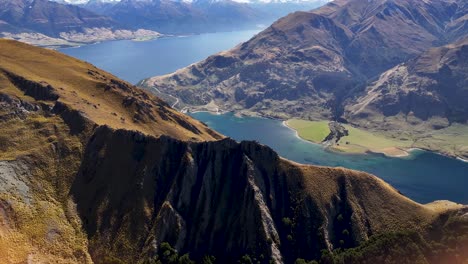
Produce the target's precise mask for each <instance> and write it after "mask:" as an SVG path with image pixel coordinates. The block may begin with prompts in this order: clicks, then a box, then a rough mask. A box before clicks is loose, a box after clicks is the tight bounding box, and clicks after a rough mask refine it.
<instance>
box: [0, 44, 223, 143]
mask: <svg viewBox="0 0 468 264" xmlns="http://www.w3.org/2000/svg"><path fill="white" fill-rule="evenodd" d="M128 67H131V65H128ZM28 82H31V83H34V84H31V85H33V86H34V85H37V86H38V87H39V86H43V87H47V88H45V89H44V90H45V91H46V92H42V91H39V90H40V89H39V88H38V89H39V90H38V91H37V92H39V93H47V94H49V95H47V94H35V91H33V90H35V89H34V88H33V89H32V90H31V91H29V92H26V94H28V95H29V96H25V95H24V92H25V91H26V89H30V88H27V86H28V84H27V83H28ZM0 85H1V86H0V87H1V88H0V89H1V90H0V92H2V93H6V94H11V95H15V96H18V97H20V98H22V99H25V100H28V101H31V100H33V98H34V97H35V98H37V99H40V100H41V101H43V102H44V103H45V104H47V105H50V106H53V104H55V102H56V101H57V102H60V103H63V104H65V105H67V106H68V107H70V108H72V109H74V110H78V111H79V112H81V113H82V114H83V115H84V116H86V117H87V118H89V119H90V120H91V121H92V122H95V123H96V124H97V125H108V126H110V127H112V128H122V129H128V130H138V131H141V132H144V133H145V134H148V135H153V136H160V135H163V134H169V135H171V136H172V137H174V138H178V139H181V140H195V141H203V140H213V139H219V138H221V137H220V136H219V135H218V134H217V133H214V132H212V131H211V130H209V129H208V128H207V127H206V126H205V125H203V124H201V123H200V122H198V121H196V120H194V119H192V118H190V117H188V116H186V115H182V114H180V113H178V112H177V111H175V110H173V109H171V108H170V107H169V106H168V105H167V104H165V103H164V102H162V101H161V100H159V99H158V98H156V97H155V96H152V95H150V94H149V93H146V92H144V91H142V90H140V89H137V88H135V87H133V86H132V85H130V84H128V83H126V82H124V81H121V80H119V79H117V78H116V77H115V76H112V75H111V74H109V73H106V72H104V71H102V70H99V69H97V68H96V67H94V66H93V65H91V64H88V63H85V62H82V61H79V60H77V59H74V58H71V57H68V56H65V55H63V54H61V53H58V52H56V51H51V50H45V49H40V48H36V47H32V46H29V45H25V44H21V43H19V42H14V41H8V40H0ZM36 90H37V89H36Z"/></svg>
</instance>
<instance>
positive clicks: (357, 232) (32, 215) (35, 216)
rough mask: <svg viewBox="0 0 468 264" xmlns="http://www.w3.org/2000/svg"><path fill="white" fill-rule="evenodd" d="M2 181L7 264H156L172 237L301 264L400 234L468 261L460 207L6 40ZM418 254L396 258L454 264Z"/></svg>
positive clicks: (193, 252)
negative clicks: (309, 157) (203, 117)
mask: <svg viewBox="0 0 468 264" xmlns="http://www.w3.org/2000/svg"><path fill="white" fill-rule="evenodd" d="M0 182H1V183H2V184H1V185H0V259H2V261H4V262H6V263H21V262H25V261H33V262H38V263H43V262H50V263H93V262H94V263H122V262H123V263H139V262H144V261H150V260H151V261H156V260H157V259H156V257H157V256H158V249H159V247H160V245H161V243H162V242H164V241H167V242H169V243H171V244H172V245H173V246H174V247H175V248H176V249H177V250H178V251H179V252H181V253H190V256H191V258H193V259H195V260H197V261H200V260H201V258H202V257H203V256H205V255H213V256H215V257H216V259H217V260H218V262H219V263H236V261H237V260H238V259H240V258H241V257H242V256H244V255H246V254H248V255H250V256H252V257H254V258H255V259H258V260H259V261H260V262H261V263H269V262H270V261H272V262H274V263H283V262H285V263H293V262H294V261H295V260H296V259H297V258H299V257H301V258H306V259H318V258H320V255H321V250H325V252H330V251H331V250H333V249H336V248H349V247H355V246H357V245H359V244H361V243H364V242H365V241H367V240H368V239H369V237H370V236H372V235H376V234H386V233H388V232H393V231H397V230H413V232H415V234H416V236H417V238H418V239H419V240H418V241H420V240H421V241H425V239H428V241H437V242H438V244H436V245H439V247H438V249H440V248H444V249H445V247H447V248H451V249H452V250H454V251H447V252H456V254H455V255H456V256H457V257H456V259H457V261H458V260H459V259H461V261H458V262H460V263H462V261H463V260H464V259H466V257H468V256H466V252H467V251H466V250H465V248H466V245H467V243H464V241H466V238H465V237H464V236H463V235H464V234H465V233H464V231H463V230H466V229H463V228H465V227H466V226H467V225H468V223H467V222H466V220H467V219H466V209H463V208H461V207H462V206H461V205H456V204H453V203H450V202H439V203H434V204H430V205H421V204H418V203H415V202H413V201H411V200H409V199H408V198H406V197H404V196H403V195H402V194H400V193H399V192H398V191H396V190H395V189H394V188H392V187H391V186H390V185H388V184H387V183H385V182H383V181H382V180H380V179H378V178H377V177H375V176H372V175H369V174H366V173H361V172H356V171H351V170H347V169H344V168H326V167H314V166H306V165H301V164H297V163H293V162H290V161H287V160H284V159H282V158H280V157H279V156H278V155H277V154H276V153H275V152H274V151H272V150H271V149H270V148H268V147H266V146H262V145H260V144H258V143H256V142H241V143H239V142H235V141H233V140H231V139H226V138H223V136H221V135H219V134H218V133H216V132H214V131H212V130H210V129H208V128H207V127H206V126H205V125H204V124H202V123H200V122H198V121H196V120H194V119H192V118H190V117H188V116H185V115H182V114H181V113H179V112H177V111H175V110H174V109H171V108H170V107H169V106H168V105H166V104H165V103H164V102H162V101H161V100H160V99H158V98H156V97H154V96H152V95H150V94H148V93H147V92H145V91H142V90H139V89H138V88H136V87H134V86H131V85H129V84H128V83H126V82H123V81H120V80H118V79H117V78H115V77H114V76H112V75H110V74H108V73H106V72H104V71H102V70H99V69H97V68H95V67H94V66H92V65H90V64H87V63H85V62H82V61H79V60H76V59H73V58H70V57H67V56H65V55H62V54H60V53H58V52H55V51H51V50H45V49H40V48H36V47H32V46H28V45H26V44H22V43H19V42H14V41H6V40H0ZM454 223H455V224H456V226H455V227H454V226H453V225H454ZM460 228H462V229H460ZM458 230H462V231H460V232H458ZM452 233H455V235H454V236H453V237H450V240H449V241H448V240H447V241H448V242H447V241H445V240H442V238H445V237H448V236H446V234H452ZM460 234H461V235H460ZM441 237H442V238H441ZM463 239H465V240H463ZM372 241H374V240H370V241H369V242H365V243H371V245H372V243H375V242H372ZM440 243H443V245H444V246H445V247H442V246H440ZM397 244H398V243H397ZM389 245H394V244H393V242H392V243H391V244H388V243H386V244H385V247H388V246H389ZM419 246H420V247H421V250H419V251H417V252H418V254H416V255H414V254H413V252H408V253H406V251H404V252H400V251H398V252H397V253H392V254H393V255H392V256H396V257H398V258H406V257H408V258H409V259H415V257H417V260H421V261H429V262H432V263H440V262H437V261H438V260H440V259H441V258H440V257H441V256H445V255H444V254H445V253H444V252H446V251H443V250H441V251H440V252H442V253H436V254H433V253H432V248H429V249H428V247H427V246H426V245H425V244H424V243H422V242H417V244H416V247H417V248H419ZM373 248H374V249H375V247H373ZM378 248H379V250H380V248H384V247H382V246H381V245H380V246H379V247H378ZM447 250H448V249H447ZM379 252H380V253H378V254H377V253H372V256H374V257H375V258H379V257H382V256H385V257H386V258H387V259H388V256H387V254H385V253H382V252H383V251H379ZM395 254H396V255H395ZM454 258H455V257H454ZM355 262H356V261H355ZM351 263H353V262H351Z"/></svg>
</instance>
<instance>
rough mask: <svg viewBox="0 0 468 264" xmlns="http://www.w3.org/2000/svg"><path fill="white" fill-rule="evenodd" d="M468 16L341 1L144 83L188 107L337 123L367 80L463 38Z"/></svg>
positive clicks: (450, 8) (429, 7) (453, 7)
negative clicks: (216, 107)
mask: <svg viewBox="0 0 468 264" xmlns="http://www.w3.org/2000/svg"><path fill="white" fill-rule="evenodd" d="M467 8H468V7H467V5H466V3H465V2H464V1H460V0H458V1H456V0H453V1H452V0H447V1H445V0H431V1H403V0H375V1H359V0H349V1H348V0H346V1H344V0H343V1H341V0H339V1H335V2H331V3H329V4H327V5H326V6H324V7H322V8H319V9H317V10H314V11H311V12H296V13H294V14H291V15H289V16H287V17H284V18H282V19H280V20H278V21H277V22H275V23H274V24H273V25H272V26H270V27H269V28H267V29H266V30H264V31H263V32H261V33H260V34H258V35H257V36H255V37H254V38H252V39H251V40H249V41H247V42H245V43H243V44H242V45H239V46H238V47H236V48H234V49H233V50H230V51H227V52H223V53H220V54H218V55H214V56H211V57H209V58H208V59H206V60H205V61H202V62H200V63H197V64H195V65H191V66H189V67H187V68H185V69H182V70H180V71H178V72H176V73H175V74H171V75H167V76H163V77H160V78H154V79H152V80H150V81H149V82H148V83H149V84H154V85H155V86H156V87H158V89H160V90H163V91H166V92H168V93H171V94H173V95H177V96H178V97H180V98H181V99H182V100H183V102H184V103H186V104H188V105H203V104H206V103H209V102H210V101H211V100H214V101H215V102H217V103H218V104H219V106H221V108H223V109H226V110H241V109H246V110H248V111H251V112H258V113H262V114H265V115H270V116H279V117H285V116H295V117H304V118H329V119H333V118H335V119H336V118H340V117H342V114H343V108H344V106H345V105H346V104H347V103H348V101H349V99H351V98H353V97H354V96H355V95H356V94H357V93H358V92H359V91H363V89H364V88H365V86H366V83H367V82H369V81H371V80H372V78H375V77H377V76H378V75H379V74H381V73H382V72H384V71H385V70H388V69H390V68H391V67H394V66H395V65H397V64H399V63H402V62H404V61H407V60H408V59H411V58H413V57H415V56H416V55H418V54H420V53H422V52H424V51H426V50H427V49H429V48H431V47H433V46H440V45H443V44H447V43H450V42H453V41H456V40H457V39H460V38H461V37H462V36H465V35H466V34H467V28H466V14H467V12H468V10H467ZM442 117H445V116H444V115H443V116H442Z"/></svg>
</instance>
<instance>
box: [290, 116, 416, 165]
mask: <svg viewBox="0 0 468 264" xmlns="http://www.w3.org/2000/svg"><path fill="white" fill-rule="evenodd" d="M281 123H282V124H283V126H285V127H287V128H289V129H291V130H293V131H294V133H295V135H296V138H298V139H300V140H302V141H306V142H308V143H312V144H316V145H319V146H322V147H323V148H324V149H326V150H328V151H330V152H333V153H337V154H342V155H367V154H374V155H384V156H386V157H390V158H404V157H409V156H411V152H412V151H414V150H422V149H418V148H410V149H400V148H398V149H400V150H402V151H404V152H405V153H404V154H397V155H390V154H388V153H385V152H375V151H371V150H369V149H368V150H367V151H366V152H364V153H358V152H346V151H337V150H335V149H333V148H330V147H328V146H324V145H322V144H321V143H317V142H313V141H310V140H307V139H305V138H302V137H301V136H300V135H299V132H298V131H297V130H296V129H294V128H293V127H291V126H289V125H288V121H287V120H283V121H282V122H281Z"/></svg>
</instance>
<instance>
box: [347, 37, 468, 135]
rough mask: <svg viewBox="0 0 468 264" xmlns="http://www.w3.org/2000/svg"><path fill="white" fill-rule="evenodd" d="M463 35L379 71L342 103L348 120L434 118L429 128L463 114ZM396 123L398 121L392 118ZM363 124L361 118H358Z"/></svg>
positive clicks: (467, 73) (467, 46) (467, 54)
mask: <svg viewBox="0 0 468 264" xmlns="http://www.w3.org/2000/svg"><path fill="white" fill-rule="evenodd" d="M466 102H468V37H467V38H465V39H462V40H460V41H458V42H455V43H453V44H450V45H446V46H442V47H438V48H432V49H429V50H428V51H426V52H424V53H423V54H421V55H419V56H417V57H416V58H414V59H411V60H409V61H408V62H405V63H402V64H399V65H397V66H395V67H394V68H392V69H390V70H388V71H385V72H384V73H382V74H381V75H380V77H379V78H378V79H377V80H376V81H375V82H374V83H372V84H370V85H369V86H368V87H367V88H366V89H365V90H364V91H363V93H362V94H361V95H360V96H357V97H356V98H355V99H354V100H353V101H351V102H350V103H349V104H348V105H347V107H346V113H345V115H346V116H347V119H348V120H351V121H352V122H361V121H362V120H372V121H373V122H372V124H375V125H382V122H389V123H390V122H392V121H393V120H392V118H401V119H407V120H410V123H411V124H412V125H413V126H415V125H418V120H429V119H440V118H441V117H446V118H447V119H446V120H438V122H431V124H432V125H434V126H435V127H434V128H435V129H440V128H441V127H446V126H448V125H449V124H450V123H455V122H458V123H466V122H467V120H468V106H467V105H466ZM396 123H400V122H396ZM363 125H364V124H363Z"/></svg>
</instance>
